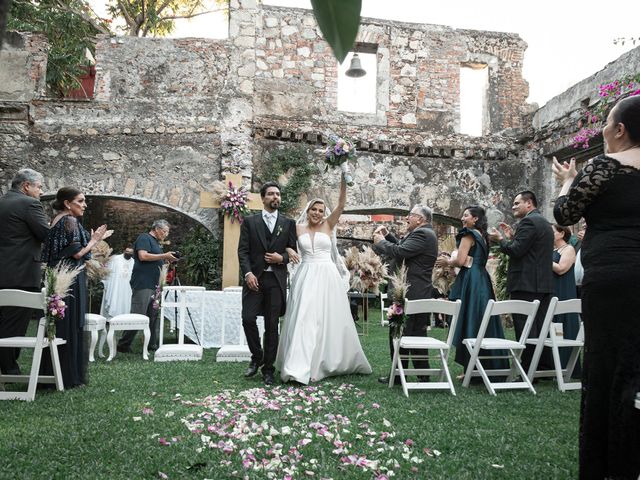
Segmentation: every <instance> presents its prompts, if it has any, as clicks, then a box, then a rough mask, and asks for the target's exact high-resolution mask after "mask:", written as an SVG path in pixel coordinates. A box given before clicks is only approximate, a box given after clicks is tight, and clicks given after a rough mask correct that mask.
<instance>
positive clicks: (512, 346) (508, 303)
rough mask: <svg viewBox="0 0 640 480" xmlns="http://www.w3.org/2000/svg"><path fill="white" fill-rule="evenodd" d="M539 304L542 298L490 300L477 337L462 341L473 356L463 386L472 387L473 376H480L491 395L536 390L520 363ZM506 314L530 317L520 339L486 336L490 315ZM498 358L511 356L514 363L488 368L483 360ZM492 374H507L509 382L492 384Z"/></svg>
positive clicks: (532, 391) (511, 361)
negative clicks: (504, 391) (493, 352)
mask: <svg viewBox="0 0 640 480" xmlns="http://www.w3.org/2000/svg"><path fill="white" fill-rule="evenodd" d="M539 306H540V301H539V300H534V301H533V302H525V301H523V300H504V301H501V302H496V301H495V300H489V302H488V303H487V308H486V309H485V311H484V316H483V317H482V323H481V324H480V328H479V329H478V336H477V337H476V338H465V339H464V340H463V341H462V344H463V345H465V346H466V347H467V350H468V351H469V355H470V356H471V358H470V359H469V364H468V365H467V371H466V372H465V375H464V381H463V382H462V386H463V387H468V386H469V383H470V382H471V377H472V376H480V377H482V381H483V382H484V384H485V386H486V387H487V390H488V391H489V393H490V394H491V395H495V394H496V390H506V389H518V388H524V389H528V390H529V391H530V392H531V393H534V394H535V393H536V391H535V389H534V388H533V385H532V384H531V381H530V380H529V377H527V373H526V372H525V371H524V369H523V368H522V365H521V364H520V357H521V356H522V352H523V351H524V349H525V342H526V340H527V337H528V336H529V331H530V330H531V326H532V325H533V321H534V319H535V316H536V312H537V311H538V307H539ZM506 314H520V315H526V316H527V320H526V322H525V324H524V328H523V329H522V334H521V335H520V339H519V340H517V341H515V340H506V339H504V338H485V336H484V335H485V332H486V331H487V327H488V326H489V321H490V320H491V317H492V316H494V315H506ZM480 350H485V351H491V350H502V351H506V352H508V353H507V355H504V354H502V353H497V354H495V355H483V356H480ZM497 358H507V359H509V360H510V363H511V366H510V368H508V369H502V370H487V369H485V368H484V366H483V365H482V361H483V360H486V359H497ZM489 375H491V376H505V377H507V379H506V380H507V381H505V382H502V383H492V382H491V380H490V379H489ZM518 376H519V377H520V378H521V379H522V380H521V381H519V382H517V381H514V380H515V378H516V377H518Z"/></svg>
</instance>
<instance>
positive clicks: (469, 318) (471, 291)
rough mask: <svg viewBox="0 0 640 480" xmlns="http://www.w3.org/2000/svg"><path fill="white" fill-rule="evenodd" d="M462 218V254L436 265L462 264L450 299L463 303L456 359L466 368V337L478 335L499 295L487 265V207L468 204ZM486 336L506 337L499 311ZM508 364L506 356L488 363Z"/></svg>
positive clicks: (459, 245) (492, 366)
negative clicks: (490, 305)
mask: <svg viewBox="0 0 640 480" xmlns="http://www.w3.org/2000/svg"><path fill="white" fill-rule="evenodd" d="M461 220H462V228H461V229H460V231H459V232H458V234H457V235H456V246H457V248H458V255H457V256H456V257H455V258H450V259H447V258H446V257H442V256H441V257H438V259H437V260H436V266H437V267H458V268H460V272H459V273H458V276H457V277H456V280H455V282H454V284H453V287H452V288H451V293H450V294H449V299H450V300H453V301H455V300H458V299H460V301H461V303H462V305H461V306H460V313H459V314H458V323H457V325H456V331H455V333H454V336H453V344H454V345H455V347H456V358H455V360H456V363H458V364H460V365H462V366H463V368H464V370H465V371H466V369H467V365H468V364H469V352H468V350H467V349H466V347H465V346H464V345H463V344H462V341H463V340H464V339H465V338H476V336H477V335H478V330H479V329H480V324H481V323H482V317H483V315H484V311H485V309H486V308H487V303H488V302H489V299H495V295H494V292H493V286H492V284H491V278H490V277H489V272H487V269H486V265H487V259H488V258H489V239H488V237H487V217H486V215H485V211H484V208H482V207H480V206H477V205H472V206H470V207H467V208H466V209H465V211H464V212H463V214H462V218H461ZM486 336H487V337H490V338H504V332H503V330H502V322H501V321H500V317H499V316H498V315H495V316H493V317H492V318H491V321H490V322H489V326H488V327H487V331H486ZM481 355H482V353H481ZM507 366H508V365H507V364H506V362H505V361H504V360H491V361H490V362H489V363H487V364H486V367H487V368H490V369H499V368H507ZM462 377H464V375H462V376H461V378H462Z"/></svg>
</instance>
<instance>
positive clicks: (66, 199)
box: [42, 187, 111, 388]
mask: <svg viewBox="0 0 640 480" xmlns="http://www.w3.org/2000/svg"><path fill="white" fill-rule="evenodd" d="M86 208H87V203H86V201H85V197H84V194H83V193H82V192H81V191H80V190H78V189H76V188H72V187H63V188H61V189H60V190H58V193H57V194H56V199H55V201H54V202H53V209H54V210H56V211H57V212H58V214H57V215H56V216H55V217H54V219H53V221H52V222H51V229H50V230H49V235H48V236H47V238H46V239H45V241H44V244H43V246H42V261H43V262H46V263H47V265H49V266H51V267H54V266H56V265H58V264H59V263H65V264H66V265H69V266H72V267H77V266H81V265H83V264H84V263H85V262H86V261H87V260H89V259H90V258H91V250H92V249H93V248H94V247H95V246H96V245H97V244H98V242H100V241H101V240H102V239H104V238H107V237H108V236H109V235H110V234H111V232H109V231H108V230H107V226H106V225H101V226H100V227H98V228H97V229H96V230H95V231H93V230H91V233H89V232H87V231H86V230H85V229H84V227H83V226H82V223H81V219H82V216H83V215H84V211H85V209H86ZM87 297H88V295H87V277H86V274H85V271H84V269H83V270H82V271H81V272H80V273H79V274H78V276H77V277H76V278H75V280H74V282H73V284H72V286H71V294H70V295H69V296H68V297H66V298H65V302H66V304H67V309H66V310H65V314H64V318H63V319H59V320H56V336H57V337H59V338H63V339H64V340H66V341H67V342H66V343H65V344H64V345H61V346H60V348H59V349H58V350H59V353H60V367H61V370H62V380H63V382H64V388H73V387H79V386H82V385H85V384H86V383H87V377H86V372H87V362H88V357H87V356H86V355H85V351H84V342H83V327H84V321H85V314H86V313H87V302H88V298H87ZM42 363H43V366H42V370H43V373H45V374H51V372H52V370H53V369H52V366H51V359H50V358H49V356H48V355H45V356H43V358H42Z"/></svg>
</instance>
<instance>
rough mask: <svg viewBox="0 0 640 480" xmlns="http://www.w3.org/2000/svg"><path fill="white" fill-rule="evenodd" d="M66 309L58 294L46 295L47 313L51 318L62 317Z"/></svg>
mask: <svg viewBox="0 0 640 480" xmlns="http://www.w3.org/2000/svg"><path fill="white" fill-rule="evenodd" d="M66 310H67V304H66V303H64V300H63V299H62V297H61V296H60V295H58V294H57V293H54V294H53V295H51V296H50V297H47V315H49V316H51V317H53V318H64V312H65V311H66Z"/></svg>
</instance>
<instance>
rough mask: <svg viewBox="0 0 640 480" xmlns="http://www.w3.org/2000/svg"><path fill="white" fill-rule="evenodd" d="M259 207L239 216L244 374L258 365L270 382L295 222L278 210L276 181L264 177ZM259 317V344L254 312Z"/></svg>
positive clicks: (248, 375) (284, 303) (256, 370)
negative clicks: (261, 323) (247, 357)
mask: <svg viewBox="0 0 640 480" xmlns="http://www.w3.org/2000/svg"><path fill="white" fill-rule="evenodd" d="M260 197H261V198H262V205H263V210H262V212H260V213H257V214H255V215H252V216H250V217H247V218H245V219H244V222H243V223H242V227H241V228H240V242H239V243H238V259H239V261H240V269H241V270H242V275H243V276H244V285H243V287H242V326H243V328H244V334H245V336H246V337H247V344H248V345H249V350H250V351H251V361H250V363H249V367H248V368H247V371H246V372H245V374H244V376H245V377H252V376H254V375H255V374H256V373H257V372H258V368H259V367H260V365H262V376H263V379H264V383H265V385H272V384H273V382H274V373H275V368H274V366H273V363H274V361H275V359H276V354H277V352H278V320H279V318H280V317H281V316H282V315H284V312H285V308H286V300H285V299H286V288H287V264H288V263H289V255H288V253H287V252H286V248H291V249H294V250H295V249H296V223H295V222H294V221H293V220H292V219H290V218H287V217H285V216H284V215H282V214H280V213H279V212H278V208H279V207H280V186H279V185H278V184H277V183H275V182H267V183H265V184H264V185H263V186H262V188H261V189H260ZM258 315H262V316H263V318H264V348H263V347H262V346H261V345H260V334H259V332H258V326H257V325H256V317H257V316H258Z"/></svg>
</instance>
